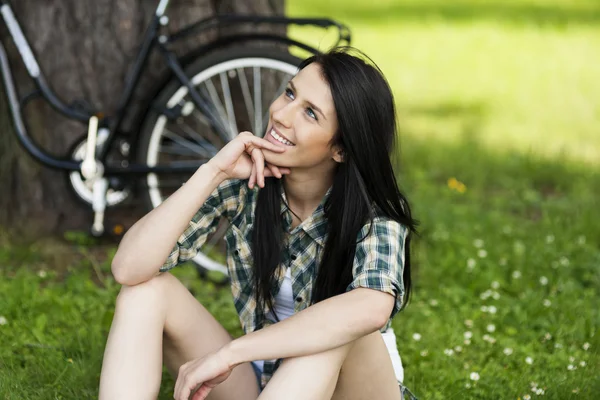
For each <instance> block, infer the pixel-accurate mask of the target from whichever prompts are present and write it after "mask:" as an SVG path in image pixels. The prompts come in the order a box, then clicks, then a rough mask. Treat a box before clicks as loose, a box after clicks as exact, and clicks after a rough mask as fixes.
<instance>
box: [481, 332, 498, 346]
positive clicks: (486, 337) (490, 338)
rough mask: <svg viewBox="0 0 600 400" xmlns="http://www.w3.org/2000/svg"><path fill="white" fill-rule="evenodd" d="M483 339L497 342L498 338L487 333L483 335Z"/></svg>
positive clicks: (492, 342)
mask: <svg viewBox="0 0 600 400" xmlns="http://www.w3.org/2000/svg"><path fill="white" fill-rule="evenodd" d="M483 340H485V341H486V342H488V343H491V344H494V343H496V339H495V338H493V337H492V336H490V335H488V334H487V333H486V334H485V335H483Z"/></svg>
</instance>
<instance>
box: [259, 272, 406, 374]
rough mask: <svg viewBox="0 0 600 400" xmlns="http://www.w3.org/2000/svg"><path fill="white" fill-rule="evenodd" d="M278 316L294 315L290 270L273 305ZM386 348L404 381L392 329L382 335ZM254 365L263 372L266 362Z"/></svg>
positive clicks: (271, 316)
mask: <svg viewBox="0 0 600 400" xmlns="http://www.w3.org/2000/svg"><path fill="white" fill-rule="evenodd" d="M273 308H274V309H275V312H276V313H277V316H278V317H279V320H280V321H283V320H284V319H286V318H289V317H291V316H292V315H294V294H293V292H292V276H291V272H290V268H286V272H285V276H284V277H283V284H282V285H281V288H280V289H279V293H277V296H275V303H274V305H273ZM266 317H267V318H268V319H269V320H271V321H272V322H275V321H276V320H275V316H274V315H273V313H272V312H269V313H268V314H267V315H266ZM381 336H382V337H383V341H384V343H385V346H386V347H387V349H388V353H389V354H390V358H391V359H392V365H393V366H394V373H395V374H396V379H397V380H398V382H403V381H404V368H403V367H402V360H401V359H400V354H399V353H398V347H397V346H396V335H395V334H394V330H393V329H392V328H391V327H390V328H389V329H388V330H387V331H385V332H383V333H381ZM252 363H253V364H254V365H255V366H256V367H257V368H258V369H259V370H260V371H261V372H262V370H263V365H264V361H263V360H257V361H252Z"/></svg>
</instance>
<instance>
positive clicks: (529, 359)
mask: <svg viewBox="0 0 600 400" xmlns="http://www.w3.org/2000/svg"><path fill="white" fill-rule="evenodd" d="M525 362H526V363H527V364H529V365H531V364H533V358H531V357H526V358H525Z"/></svg>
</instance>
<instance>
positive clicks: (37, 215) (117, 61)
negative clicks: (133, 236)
mask: <svg viewBox="0 0 600 400" xmlns="http://www.w3.org/2000/svg"><path fill="white" fill-rule="evenodd" d="M157 4H158V0H156V1H150V0H129V1H117V0H94V1H92V0H86V1H82V0H53V1H39V0H20V1H15V2H12V3H11V6H12V7H13V11H14V13H15V15H16V16H17V19H18V20H19V22H20V24H21V27H22V28H23V31H24V32H25V35H26V37H27V38H28V40H29V43H30V45H31V47H32V48H33V51H34V53H35V55H36V57H37V59H38V62H39V64H40V66H41V68H42V71H43V73H44V75H45V77H46V79H47V81H48V82H49V84H50V85H51V87H52V89H53V90H54V91H55V92H56V93H57V94H58V96H59V97H60V98H61V99H62V100H64V101H65V103H67V104H69V103H71V102H73V101H77V100H85V101H86V102H87V103H89V104H91V105H93V106H94V109H96V110H102V111H105V112H107V113H111V112H114V110H115V108H116V105H117V104H116V103H117V101H118V96H119V94H120V93H121V91H122V88H123V82H124V79H125V75H126V72H127V70H128V68H129V67H130V66H131V63H132V62H133V60H134V58H135V56H136V54H137V51H138V46H139V44H140V42H141V40H142V36H143V34H144V31H145V28H146V26H147V25H148V23H149V20H150V18H151V17H152V15H153V13H154V10H155V7H156V5H157ZM231 12H235V13H239V14H262V15H283V0H172V1H171V2H170V4H169V8H168V10H167V15H168V16H169V21H170V23H169V29H173V30H175V29H177V28H180V27H182V26H184V25H186V24H189V23H191V22H194V21H197V20H199V19H202V18H206V17H208V16H211V15H214V14H215V13H231ZM0 25H4V24H3V23H0ZM265 29H268V28H265ZM222 33H223V32H211V33H208V34H205V35H204V36H203V37H194V38H193V39H192V40H185V41H184V42H183V43H182V44H181V48H180V49H181V51H182V52H183V51H185V50H186V49H189V48H191V47H193V46H196V45H198V44H199V43H201V42H202V41H206V40H209V39H214V38H215V36H216V35H219V34H222ZM0 35H2V38H3V39H2V41H3V43H4V45H5V46H6V47H7V51H8V53H9V60H10V63H11V65H12V68H13V74H14V77H15V81H16V83H17V87H18V88H19V91H20V94H21V96H22V95H23V94H26V93H28V92H30V91H32V90H33V89H34V87H33V85H32V83H31V81H30V79H29V77H28V76H27V73H26V70H25V68H24V65H23V63H22V61H21V59H20V57H19V55H18V53H17V51H16V49H15V48H14V46H13V42H12V40H11V39H10V38H8V35H7V32H6V30H5V29H2V30H1V31H0ZM178 50H179V49H178ZM164 69H165V68H164V65H163V63H162V60H161V59H160V57H158V55H157V54H155V55H154V57H152V58H151V60H150V68H148V70H147V71H146V74H145V75H144V77H143V80H142V81H141V83H140V85H139V89H141V90H139V91H138V92H136V93H135V94H134V99H141V98H144V97H145V96H146V95H147V94H148V93H149V90H152V87H153V85H152V83H153V82H154V81H156V80H157V77H158V76H159V75H161V73H162V72H163V71H164ZM24 119H25V120H26V124H27V127H28V130H29V132H30V134H31V135H32V137H33V139H34V140H35V141H36V142H37V143H38V144H39V145H40V146H41V147H42V148H44V149H45V150H46V151H48V152H49V153H51V154H54V155H60V156H64V155H66V154H67V152H68V150H69V149H70V148H71V146H72V145H73V144H74V143H76V142H77V141H78V140H79V139H80V138H81V137H82V135H84V134H85V133H86V131H87V127H86V126H85V125H84V124H81V123H77V122H73V121H70V120H68V119H66V118H64V117H62V116H61V115H59V114H58V113H56V112H55V111H53V110H52V109H51V108H50V107H49V106H48V105H47V104H46V103H45V102H44V101H42V100H41V99H39V100H34V101H33V102H32V103H31V104H30V105H28V106H27V107H26V109H25V114H24ZM129 123H133V121H129ZM134 128H135V127H134ZM0 129H2V131H1V132H2V134H1V136H0V226H5V227H10V228H12V229H15V228H16V229H17V230H20V231H24V232H27V233H49V232H60V231H64V230H70V229H78V230H85V229H88V228H89V226H90V225H91V222H92V213H91V211H90V208H89V207H88V206H86V205H83V204H81V203H80V202H78V201H77V200H76V198H75V196H73V195H72V194H71V193H70V188H69V185H68V183H67V179H66V173H65V172H63V171H55V170H50V169H48V168H45V167H43V166H41V165H40V164H38V163H36V162H34V161H33V159H32V158H31V157H30V156H29V155H28V154H27V153H26V152H25V151H24V150H23V149H22V148H21V147H20V146H19V144H18V143H17V140H16V138H15V136H14V135H13V134H12V124H11V121H10V119H9V113H8V108H7V106H6V102H5V98H4V96H0ZM123 210H125V211H123ZM144 211H145V210H143V209H142V205H141V202H138V201H135V200H134V201H132V202H129V204H128V205H126V206H124V208H123V207H121V211H118V209H115V210H112V209H110V210H107V218H108V219H109V220H110V218H111V217H112V218H115V216H116V218H118V219H122V218H124V216H125V215H127V216H128V219H129V222H131V221H132V220H135V219H137V218H139V217H140V216H141V215H143V213H144ZM125 225H128V222H127V221H125Z"/></svg>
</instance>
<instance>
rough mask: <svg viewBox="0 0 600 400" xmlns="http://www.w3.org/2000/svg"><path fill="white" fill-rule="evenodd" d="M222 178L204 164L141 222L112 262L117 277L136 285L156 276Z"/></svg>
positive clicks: (132, 229) (122, 243) (130, 233)
mask: <svg viewBox="0 0 600 400" xmlns="http://www.w3.org/2000/svg"><path fill="white" fill-rule="evenodd" d="M222 181H223V177H222V176H221V175H220V174H218V173H217V169H215V168H213V167H212V165H210V164H204V165H203V166H201V167H200V168H199V169H198V170H197V171H196V172H195V173H194V175H192V177H191V178H190V179H189V180H188V181H187V182H186V183H185V184H184V185H183V186H182V187H181V188H180V189H178V190H177V191H176V192H175V193H173V194H172V195H171V196H170V197H169V198H168V199H167V200H165V201H164V202H163V203H162V204H161V205H160V206H158V207H157V208H155V209H154V210H152V211H150V212H149V213H148V214H146V215H145V216H144V217H143V218H141V219H140V220H139V221H137V222H136V223H135V224H134V225H133V226H132V227H131V228H130V229H129V230H128V231H127V233H126V234H125V236H124V237H123V239H122V240H121V243H120V244H119V248H118V250H117V253H116V254H115V257H114V259H113V261H112V271H113V275H114V276H115V278H116V280H117V281H118V282H120V283H123V284H129V285H133V284H137V283H141V282H144V281H147V280H148V279H150V278H152V277H153V276H154V275H156V273H157V272H158V270H159V268H160V267H161V265H162V264H163V263H164V261H165V260H166V258H167V256H168V255H169V253H170V252H171V250H172V249H173V246H174V245H175V243H176V242H177V239H178V238H179V236H180V235H181V234H182V232H183V231H184V230H185V228H186V226H187V225H188V224H189V222H190V221H191V219H192V217H193V216H194V214H195V213H196V212H197V211H198V210H199V209H200V207H202V205H203V204H204V202H205V201H206V199H207V198H208V197H209V196H210V194H211V193H212V192H213V191H214V190H215V188H216V187H217V186H218V185H219V184H220V183H221V182H222Z"/></svg>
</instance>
